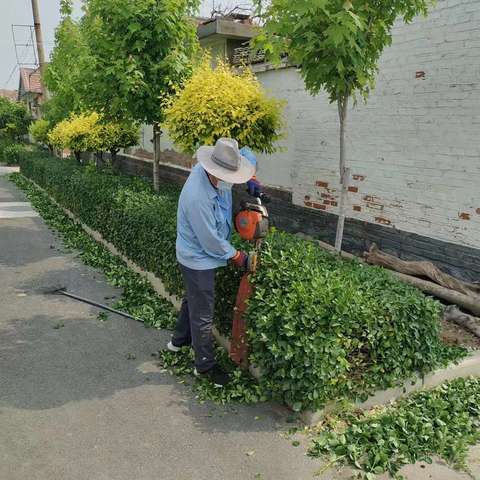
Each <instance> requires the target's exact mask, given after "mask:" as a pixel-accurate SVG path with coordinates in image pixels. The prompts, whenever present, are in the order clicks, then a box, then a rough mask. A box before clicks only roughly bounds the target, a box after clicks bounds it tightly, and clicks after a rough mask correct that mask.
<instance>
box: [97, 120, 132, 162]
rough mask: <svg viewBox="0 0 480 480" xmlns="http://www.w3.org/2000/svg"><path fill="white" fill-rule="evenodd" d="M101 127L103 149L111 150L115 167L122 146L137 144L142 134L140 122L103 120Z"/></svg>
mask: <svg viewBox="0 0 480 480" xmlns="http://www.w3.org/2000/svg"><path fill="white" fill-rule="evenodd" d="M100 128H101V133H100V137H101V146H100V147H101V151H105V152H110V155H111V159H112V166H113V168H116V167H117V154H118V152H119V151H120V149H121V148H128V147H132V146H134V145H137V143H138V139H139V136H140V128H139V125H138V123H134V122H127V121H124V122H103V123H101V125H100Z"/></svg>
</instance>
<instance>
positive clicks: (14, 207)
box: [0, 202, 38, 219]
mask: <svg viewBox="0 0 480 480" xmlns="http://www.w3.org/2000/svg"><path fill="white" fill-rule="evenodd" d="M31 217H38V213H37V212H36V211H35V210H33V208H32V207H31V205H30V203H28V202H0V219H2V218H31Z"/></svg>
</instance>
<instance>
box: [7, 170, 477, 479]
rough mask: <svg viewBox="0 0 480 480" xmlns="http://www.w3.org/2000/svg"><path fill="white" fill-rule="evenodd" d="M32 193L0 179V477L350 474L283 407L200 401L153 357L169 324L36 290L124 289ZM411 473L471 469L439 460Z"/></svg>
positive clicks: (95, 294)
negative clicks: (295, 433)
mask: <svg viewBox="0 0 480 480" xmlns="http://www.w3.org/2000/svg"><path fill="white" fill-rule="evenodd" d="M1 173H2V172H0V175H1ZM3 173H4V172H3ZM12 202H14V203H12ZM15 202H16V203H17V205H15ZM18 202H20V204H18ZM25 202H26V199H25V198H24V196H23V194H21V193H20V192H18V191H17V190H16V188H15V187H14V186H13V184H11V183H9V182H8V181H7V179H6V178H5V177H2V176H0V217H1V218H0V306H1V315H0V480H107V479H108V480H250V479H252V480H253V479H257V480H260V479H262V480H307V479H312V478H320V479H324V480H327V479H329V480H333V479H335V480H340V479H347V478H350V474H349V473H348V472H347V471H342V472H335V471H333V472H332V471H330V472H327V473H322V475H321V476H316V477H314V474H315V472H318V470H319V469H320V468H321V464H320V463H319V462H318V461H314V460H311V459H309V458H307V457H306V456H305V455H304V452H305V448H303V447H304V446H303V445H302V446H301V447H298V448H294V447H293V446H292V445H291V442H290V441H289V440H286V439H285V438H283V436H282V432H283V431H285V429H286V428H288V426H287V425H286V424H285V423H284V420H285V416H284V412H283V411H281V410H280V409H277V408H272V406H271V405H261V406H256V407H239V408H236V410H235V411H231V409H229V408H223V407H216V406H213V405H210V404H204V405H200V404H199V403H198V402H197V400H196V399H195V398H194V397H193V396H192V393H191V392H190V391H189V389H188V388H187V387H185V386H184V385H181V384H178V383H176V381H175V379H173V378H172V377H170V376H169V375H168V374H165V373H162V372H161V371H160V369H159V368H158V366H157V365H156V363H155V361H154V359H153V357H152V356H151V354H152V352H156V351H157V350H158V349H159V348H160V347H161V346H162V345H164V344H165V342H166V340H167V338H168V334H167V333H166V332H162V331H157V330H149V329H146V328H144V327H143V325H141V324H138V323H136V322H132V321H129V320H126V319H124V318H122V317H117V316H114V315H110V317H109V319H108V320H107V321H106V322H100V321H99V320H98V319H97V313H98V312H97V311H96V310H95V309H94V308H91V307H89V306H86V305H83V304H80V303H76V302H74V301H72V300H70V299H67V298H65V297H56V296H45V295H41V294H38V293H35V292H36V291H38V289H39V288H40V287H47V286H54V285H64V286H66V287H67V288H68V289H69V290H70V291H72V292H76V293H78V294H80V295H82V296H86V297H90V298H93V299H96V300H98V301H102V302H104V301H106V300H105V298H106V297H108V298H110V297H113V296H116V295H118V294H119V292H118V291H117V290H115V289H114V288H112V287H111V286H109V285H107V284H106V282H105V281H104V278H103V276H102V275H101V274H100V273H99V272H97V271H95V270H93V269H91V268H88V267H86V266H84V265H82V263H81V262H80V261H79V260H78V259H77V258H76V257H75V254H72V253H66V252H64V251H63V250H62V245H61V243H60V242H59V241H58V240H57V239H56V238H55V235H54V233H52V232H51V231H49V229H48V228H47V227H46V226H45V224H44V223H43V222H42V220H41V219H40V218H39V217H36V216H35V213H34V212H32V211H31V210H30V208H29V206H28V204H26V203H25ZM17 207H21V208H17ZM2 212H4V213H3V214H2ZM5 212H7V213H5ZM15 212H16V213H17V215H15ZM6 217H8V218H6ZM132 354H134V356H135V359H133V360H129V359H128V357H131V356H132ZM256 417H257V419H256ZM247 453H248V455H247ZM406 473H407V474H408V478H410V479H412V480H413V479H415V480H427V479H435V480H440V479H443V480H457V479H458V480H460V479H466V478H468V477H466V476H464V475H459V474H458V475H457V474H456V473H454V472H452V471H451V470H450V469H448V468H447V467H445V466H442V465H439V464H434V465H433V466H427V468H422V467H421V466H415V467H408V470H407V471H406Z"/></svg>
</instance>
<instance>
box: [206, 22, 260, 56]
mask: <svg viewBox="0 0 480 480" xmlns="http://www.w3.org/2000/svg"><path fill="white" fill-rule="evenodd" d="M197 34H198V39H199V41H200V45H201V46H202V48H204V49H205V50H209V51H210V52H211V54H212V57H213V58H224V59H227V60H228V61H229V62H233V59H234V55H235V51H236V50H237V49H239V48H242V47H245V46H246V45H248V42H249V41H250V40H251V39H252V38H253V37H254V36H255V28H254V26H253V25H252V23H251V19H250V17H249V16H248V15H238V14H236V15H233V16H232V17H219V18H212V19H207V20H204V21H203V22H199V25H198V28H197Z"/></svg>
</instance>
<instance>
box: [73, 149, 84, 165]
mask: <svg viewBox="0 0 480 480" xmlns="http://www.w3.org/2000/svg"><path fill="white" fill-rule="evenodd" d="M73 155H74V156H75V159H76V160H77V162H78V163H79V164H80V165H81V164H82V156H81V153H80V152H73Z"/></svg>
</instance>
